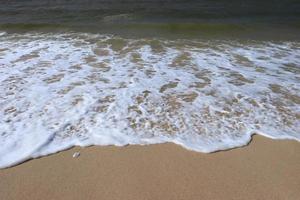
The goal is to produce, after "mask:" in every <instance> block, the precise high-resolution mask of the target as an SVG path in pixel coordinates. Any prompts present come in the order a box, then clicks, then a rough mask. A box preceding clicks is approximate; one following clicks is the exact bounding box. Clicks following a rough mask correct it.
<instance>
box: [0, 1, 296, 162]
mask: <svg viewBox="0 0 300 200" xmlns="http://www.w3.org/2000/svg"><path fill="white" fill-rule="evenodd" d="M45 2H46V1H30V2H29V1H28V2H27V1H7V2H6V3H4V4H3V6H2V7H1V8H0V10H1V9H2V10H1V12H0V16H1V17H0V83H1V84H0V94H1V95H0V167H1V168H4V167H8V166H12V165H15V164H18V163H20V162H22V161H25V160H28V159H30V158H35V157H39V156H43V155H47V154H50V153H55V152H57V151H61V150H63V149H66V148H69V147H71V146H74V145H80V146H88V145H118V146H123V145H127V144H143V145H144V144H154V143H162V142H173V143H176V144H179V145H182V146H183V147H185V148H187V149H191V150H195V151H199V152H213V151H218V150H225V149H229V148H234V147H238V146H243V145H246V144H247V143H248V142H249V141H250V139H251V135H252V134H255V133H256V134H261V135H265V136H267V137H271V138H274V139H286V138H287V139H295V140H300V129H299V127H300V120H299V119H300V107H299V104H300V96H299V94H300V41H299V35H300V34H299V33H300V30H299V24H300V23H299V13H298V12H299V9H296V8H297V6H299V3H297V2H296V1H290V3H289V4H287V3H286V4H285V3H284V2H282V1H280V2H279V1H278V2H277V1H276V2H275V3H274V2H273V4H272V5H269V7H266V3H264V1H260V3H259V2H256V1H243V2H244V4H243V5H241V4H240V3H239V2H238V1H231V2H230V3H224V2H223V1H215V3H211V2H210V3H208V1H193V3H192V4H189V3H186V2H183V1H176V2H172V3H169V4H166V5H165V4H164V5H163V6H159V5H160V4H158V1H142V2H143V3H142V4H139V3H137V2H135V1H132V2H130V3H131V4H130V5H131V7H130V8H128V7H124V5H123V4H124V2H125V3H126V2H127V1H124V2H123V4H122V3H120V2H119V4H118V3H116V4H111V3H109V2H106V1H79V0H78V1H68V2H67V1H60V3H50V4H49V3H45ZM47 2H48V1H47ZM71 2H77V4H75V3H74V4H72V3H71ZM80 2H81V3H80ZM91 2H92V3H91ZM103 2H104V3H103ZM216 2H219V3H216ZM251 2H252V3H251ZM253 2H254V3H253ZM104 5H106V6H104ZM92 8H93V9H92ZM279 8H280V9H279ZM241 9H242V10H241ZM220 11H222V12H220Z"/></svg>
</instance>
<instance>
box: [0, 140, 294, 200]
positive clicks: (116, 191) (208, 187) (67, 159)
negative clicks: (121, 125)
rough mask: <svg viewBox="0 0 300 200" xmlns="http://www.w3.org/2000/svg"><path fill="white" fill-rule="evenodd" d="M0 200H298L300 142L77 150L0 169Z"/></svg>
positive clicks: (169, 145)
mask: <svg viewBox="0 0 300 200" xmlns="http://www.w3.org/2000/svg"><path fill="white" fill-rule="evenodd" d="M77 151H80V156H79V157H77V158H73V154H74V153H75V152H77ZM0 199H1V200H12V199H13V200H18V199H23V200H27V199H30V200H35V199H45V200H50V199H51V200H52V199H56V200H57V199H64V200H68V199H72V200H76V199H108V200H109V199H122V200H125V199H130V200H143V199H161V200H163V199H164V200H167V199H170V200H171V199H172V200H174V199H195V200H199V199H247V200H249V199H272V200H273V199H274V200H275V199H280V200H283V199H289V200H297V199H300V144H299V143H298V142H296V141H287V140H284V141H279V140H271V139H267V138H264V137H261V136H255V137H254V138H253V141H252V142H251V144H250V145H249V146H247V147H244V148H238V149H233V150H229V151H223V152H217V153H212V154H202V153H196V152H192V151H187V150H185V149H183V148H181V147H180V146H177V145H174V144H161V145H151V146H127V147H90V148H84V149H83V148H79V147H76V148H73V149H70V150H67V151H63V152H61V153H57V154H54V155H51V156H47V157H43V158H40V159H35V160H31V161H28V162H26V163H23V164H21V165H18V166H15V167H12V168H8V169H4V170H0Z"/></svg>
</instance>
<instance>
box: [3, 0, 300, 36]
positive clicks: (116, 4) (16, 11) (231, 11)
mask: <svg viewBox="0 0 300 200" xmlns="http://www.w3.org/2000/svg"><path fill="white" fill-rule="evenodd" d="M299 10H300V3H299V1H295V0H286V1H278V0H275V1H272V2H271V1H266V0H261V1H257V0H252V1H250V0H243V1H242V0H229V1H225V0H216V1H209V0H187V1H183V0H164V1H160V0H147V1H145V0H122V1H121V0H112V1H108V0H60V1H46V0H41V1H37V0H31V1H26V0H11V1H4V2H2V5H1V7H0V29H1V30H4V31H11V32H14V31H18V32H19V31H44V32H49V31H60V32H65V31H78V32H93V33H105V34H114V35H121V36H126V37H160V36H161V37H185V38H186V37H199V38H207V37H221V38H236V37H238V38H248V39H280V40H298V39H299V38H300V36H299V35H300V11H299Z"/></svg>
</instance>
